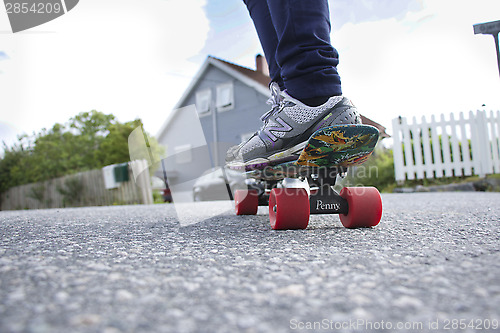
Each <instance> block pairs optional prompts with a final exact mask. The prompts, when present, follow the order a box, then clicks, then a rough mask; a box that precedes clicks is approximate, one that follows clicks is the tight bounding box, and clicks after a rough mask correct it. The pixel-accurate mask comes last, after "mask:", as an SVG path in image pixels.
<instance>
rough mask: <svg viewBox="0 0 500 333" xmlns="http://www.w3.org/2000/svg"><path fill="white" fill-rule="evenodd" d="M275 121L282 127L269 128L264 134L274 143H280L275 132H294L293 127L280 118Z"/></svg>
mask: <svg viewBox="0 0 500 333" xmlns="http://www.w3.org/2000/svg"><path fill="white" fill-rule="evenodd" d="M275 121H276V122H277V123H278V124H279V125H281V127H277V126H268V127H266V128H265V129H264V134H265V135H267V137H268V138H269V139H271V140H272V141H273V142H276V141H278V138H277V137H276V135H274V134H273V132H289V131H291V130H292V126H290V125H288V124H287V123H286V122H285V121H284V120H283V119H281V118H280V117H277V118H276V119H275Z"/></svg>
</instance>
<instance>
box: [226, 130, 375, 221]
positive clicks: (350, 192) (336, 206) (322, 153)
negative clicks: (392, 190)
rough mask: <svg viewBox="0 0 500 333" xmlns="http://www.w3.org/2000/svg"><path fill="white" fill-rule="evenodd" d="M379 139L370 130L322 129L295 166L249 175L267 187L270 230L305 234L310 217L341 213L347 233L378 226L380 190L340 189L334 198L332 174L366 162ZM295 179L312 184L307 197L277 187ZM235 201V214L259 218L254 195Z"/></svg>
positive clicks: (244, 192)
mask: <svg viewBox="0 0 500 333" xmlns="http://www.w3.org/2000/svg"><path fill="white" fill-rule="evenodd" d="M378 137H379V132H378V130H377V129H376V128H375V127H372V126H368V125H338V126H331V127H326V128H323V129H320V130H318V131H316V132H315V133H314V134H313V135H312V136H311V137H310V138H309V140H308V142H307V144H306V146H305V147H304V149H303V150H302V152H301V154H300V156H299V158H298V159H297V160H296V161H290V162H285V163H281V164H277V165H270V166H269V165H268V166H265V167H263V168H261V169H254V170H250V171H248V172H247V173H246V174H247V176H248V177H249V178H254V179H257V180H258V181H264V182H266V190H267V191H266V195H267V192H269V219H270V222H271V227H272V228H273V229H305V228H307V225H308V223H309V215H310V214H339V216H340V220H341V222H342V224H343V225H344V226H345V227H347V228H358V227H372V226H375V225H377V224H378V223H379V222H380V219H381V217H382V199H381V196H380V193H379V192H378V190H377V189H376V188H374V187H344V188H343V189H342V190H341V191H340V193H337V192H336V191H335V190H334V189H333V185H335V178H334V176H332V174H333V175H335V176H336V174H337V173H339V172H343V171H344V170H346V168H347V167H350V166H354V165H359V164H362V163H363V162H365V161H366V160H367V159H368V158H369V156H370V155H371V154H372V152H373V150H374V148H375V145H376V144H377V141H378ZM325 170H326V172H322V171H325ZM331 170H333V173H332V172H330V171H331ZM299 177H301V178H307V179H308V180H311V182H309V185H310V190H311V191H310V193H308V192H307V191H306V190H305V189H304V188H286V187H281V188H280V187H279V186H276V185H277V184H278V183H279V182H280V181H282V180H283V179H284V178H299ZM313 186H314V187H315V190H314V191H312V187H313ZM262 195H263V194H260V196H262ZM234 199H235V209H236V214H237V215H254V214H256V213H257V208H258V202H259V194H258V192H257V191H254V190H239V191H236V192H235V195H234Z"/></svg>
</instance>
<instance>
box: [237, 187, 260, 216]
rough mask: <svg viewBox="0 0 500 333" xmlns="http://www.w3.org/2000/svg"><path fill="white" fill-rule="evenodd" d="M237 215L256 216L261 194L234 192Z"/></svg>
mask: <svg viewBox="0 0 500 333" xmlns="http://www.w3.org/2000/svg"><path fill="white" fill-rule="evenodd" d="M234 208H235V210H236V215H255V214H257V209H258V208H259V194H258V193H257V191H256V190H236V191H234Z"/></svg>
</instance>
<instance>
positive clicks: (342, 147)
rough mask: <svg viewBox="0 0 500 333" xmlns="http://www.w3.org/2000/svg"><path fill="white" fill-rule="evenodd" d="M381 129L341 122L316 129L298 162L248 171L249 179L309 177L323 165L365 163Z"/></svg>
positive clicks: (346, 165)
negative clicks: (342, 123) (341, 123)
mask: <svg viewBox="0 0 500 333" xmlns="http://www.w3.org/2000/svg"><path fill="white" fill-rule="evenodd" d="M378 137H379V132H378V130H377V129H376V128H375V127H373V126H369V125H338V126H331V127H326V128H322V129H320V130H318V131H316V132H315V133H314V134H313V135H312V136H311V137H310V138H309V141H308V143H307V144H306V146H305V148H304V149H303V150H302V153H301V154H300V156H299V158H298V159H297V160H296V161H290V162H285V163H281V164H278V165H275V166H266V167H264V168H262V169H255V170H250V171H248V172H247V176H248V177H249V178H255V179H260V180H281V179H283V178H296V177H302V176H307V175H308V174H310V173H311V172H314V170H317V168H321V167H327V168H331V167H349V166H353V165H359V164H362V163H363V162H365V161H366V160H367V159H368V157H370V155H371V154H372V152H373V149H374V148H375V145H376V144H377V141H378Z"/></svg>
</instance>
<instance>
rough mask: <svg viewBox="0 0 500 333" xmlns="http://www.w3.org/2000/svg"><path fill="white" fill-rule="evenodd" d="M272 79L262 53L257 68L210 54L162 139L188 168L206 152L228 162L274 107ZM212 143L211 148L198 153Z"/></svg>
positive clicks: (215, 161) (220, 162)
mask: <svg viewBox="0 0 500 333" xmlns="http://www.w3.org/2000/svg"><path fill="white" fill-rule="evenodd" d="M269 83H270V78H269V73H268V71H267V63H266V60H265V58H264V57H263V56H261V55H258V56H257V57H256V69H255V70H253V69H250V68H245V67H242V66H238V65H236V64H233V63H230V62H227V61H224V60H221V59H218V58H215V57H212V56H209V57H208V58H207V59H206V60H205V62H204V63H203V65H202V67H201V69H200V70H199V71H198V73H197V74H196V76H195V78H194V79H193V81H192V82H191V84H190V85H189V87H188V88H187V90H186V91H185V93H184V95H183V96H182V97H181V99H180V100H179V102H178V103H177V105H176V106H175V108H174V110H173V111H172V113H171V114H170V116H169V118H168V119H167V121H166V122H165V123H164V125H163V127H162V128H161V130H160V131H159V133H158V135H157V139H158V142H159V143H160V144H163V145H165V146H166V149H167V155H168V156H172V155H175V156H178V157H179V158H180V162H181V163H184V164H186V167H188V166H187V164H193V163H195V164H196V163H198V162H199V163H202V161H201V160H199V161H198V162H196V161H195V160H194V159H195V157H196V156H201V155H202V156H205V160H207V156H208V160H209V162H210V163H209V164H210V165H211V167H215V166H221V165H224V159H225V152H226V150H227V149H228V148H229V147H230V146H233V145H236V144H239V143H240V142H241V141H242V140H244V139H246V138H248V137H249V136H251V135H252V134H253V133H254V132H255V131H256V130H257V129H258V128H260V127H261V125H262V123H261V120H260V116H261V115H262V114H264V113H265V112H266V111H268V110H269V105H267V104H266V101H267V99H268V98H269V96H270V91H269V88H268V87H269ZM190 105H195V106H196V109H195V108H193V107H191V108H189V107H188V106H190ZM196 118H198V119H199V121H198V120H197V119H196ZM362 121H363V123H366V124H370V125H372V126H375V127H377V128H378V129H379V131H380V133H381V136H382V137H386V136H387V134H386V133H385V128H384V127H383V126H381V125H380V124H377V123H376V122H374V121H372V120H370V119H368V118H366V117H363V116H362ZM197 122H198V123H199V125H198V124H197ZM200 125H201V128H202V130H200V129H199V128H198V127H199V126H200ZM186 131H187V132H189V133H199V132H201V131H202V132H203V133H204V138H203V135H202V136H201V137H199V135H197V136H196V138H193V137H191V134H189V136H188V137H186V136H185V135H186ZM186 138H187V140H186ZM203 139H205V140H206V142H205V143H204V140H203ZM187 141H189V142H187ZM207 145H208V147H210V150H209V152H203V153H201V154H198V153H193V152H194V151H195V150H196V148H198V150H199V149H200V147H201V146H207ZM177 162H179V161H177ZM204 163H206V162H204ZM169 178H170V177H169Z"/></svg>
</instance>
